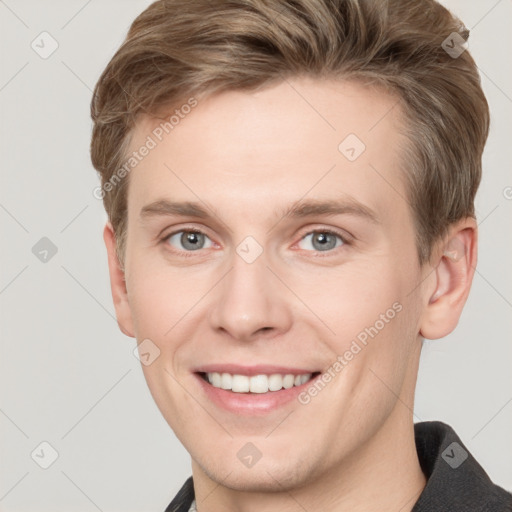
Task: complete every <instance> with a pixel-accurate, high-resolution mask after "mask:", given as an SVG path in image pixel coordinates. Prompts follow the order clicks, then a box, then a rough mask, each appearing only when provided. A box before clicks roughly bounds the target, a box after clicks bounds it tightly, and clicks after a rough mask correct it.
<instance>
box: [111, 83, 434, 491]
mask: <svg viewBox="0 0 512 512" xmlns="http://www.w3.org/2000/svg"><path fill="white" fill-rule="evenodd" d="M395 104H396V98H393V97H391V96H389V95H387V94H386V93H384V92H382V91H378V90H374V89H369V88H365V87H363V86H362V85H360V84H356V83H348V82H334V81H333V82H326V81H322V82H318V81H314V80H306V79H301V80H294V81H290V82H285V83H280V84H279V85H275V86H273V87H271V88H266V89H262V90H259V91H257V92H251V93H244V92H227V93H222V94H220V95H216V96H212V97H208V98H206V99H200V98H198V104H197V106H195V107H194V108H193V109H192V111H191V112H190V113H189V114H188V115H186V116H185V117H184V118H183V119H181V120H180V122H179V124H178V125H176V126H175V127H174V128H173V130H172V131H171V132H170V133H169V135H167V136H165V137H163V138H162V141H158V143H157V144H156V147H154V148H153V149H151V151H150V152H149V154H148V155H147V156H145V157H144V158H143V159H142V160H141V161H140V163H138V165H137V166H136V167H135V168H134V169H133V170H132V171H131V174H130V176H129V179H130V184H129V192H128V231H127V245H126V260H125V269H126V270H125V272H126V274H125V277H126V290H127V301H126V304H125V305H119V304H118V305H117V312H118V317H119V318H120V322H123V323H124V324H125V328H126V330H127V331H129V333H131V334H133V336H135V337H136V338H137V340H138V343H141V342H143V343H145V345H141V346H143V347H146V348H151V350H149V352H150V353H151V354H152V355H151V356H146V358H148V359H149V358H150V359H151V360H152V362H151V364H147V365H143V371H144V374H145V378H146V380H147V383H148V385H149V389H150V390H151V393H152V395H153V397H154V399H155V401H156V403H157V405H158V407H159V408H160V410H161V412H162V414H163V416H164V417H165V419H166V420H167V422H168V423H169V425H170V426H171V427H172V429H173V430H174V432H175V433H176V435H177V437H178V438H179V439H180V441H181V442H182V443H183V445H184V446H185V448H186V449H187V450H188V451H189V453H190V454H191V456H192V459H193V464H194V467H195V468H196V469H197V471H201V472H203V473H204V474H205V475H208V477H210V478H212V479H213V480H215V481H217V482H220V481H222V482H223V483H224V484H225V485H227V486H229V487H231V488H233V489H245V490H258V489H260V490H261V489H267V490H271V489H280V490H282V489H283V488H293V487H297V486H300V485H302V484H303V483H305V482H311V481H314V480H315V479H316V478H320V477H321V476H322V475H324V474H325V473H326V472H329V471H330V470H332V468H335V467H341V466H343V464H348V461H350V460H354V458H355V457H361V458H363V459H364V457H365V453H366V452H367V451H368V447H369V446H370V445H372V443H374V444H375V442H376V440H377V439H383V438H385V436H386V435H388V434H387V433H389V432H391V431H393V429H395V430H394V432H395V435H396V432H397V430H396V429H399V428H401V427H400V425H403V424H404V420H405V419H407V421H409V420H411V411H410V410H409V409H408V408H407V407H405V406H404V403H409V404H412V397H413V390H414V383H415V377H416V370H417V361H418V357H419V351H420V345H421V342H420V337H419V331H420V319H421V314H422V308H423V305H424V303H425V299H424V291H423V287H422V286H418V285H419V283H420V282H421V281H422V279H423V278H424V270H423V269H422V268H421V267H420V265H419V264H418V258H417V251H416V246H415V233H414V227H413V221H412V216H411V211H410V207H409V205H408V203H407V201H406V200H405V199H404V198H405V197H406V191H405V186H404V181H403V178H402V175H401V171H400V155H401V148H403V145H404V144H405V140H404V138H403V136H402V135H401V134H400V112H399V108H398V107H395V108H393V106H394V105H395ZM158 124H159V121H155V120H154V119H153V120H151V119H149V118H146V119H141V120H140V122H139V123H138V125H137V128H136V130H135V132H134V136H133V139H132V150H135V149H136V148H138V147H140V146H141V145H143V144H144V141H146V140H147V137H148V135H151V134H152V132H153V131H154V130H155V128H156V127H158ZM153 133H154V132H153ZM153 138H155V137H154V136H153ZM363 144H364V146H363ZM143 340H146V341H143ZM147 340H149V341H147ZM155 355H158V357H156V358H155V359H154V360H153V358H154V357H155ZM207 380H211V381H212V382H211V383H210V382H207ZM269 387H270V389H269ZM223 388H226V389H223ZM251 390H252V391H251ZM226 475H227V476H226Z"/></svg>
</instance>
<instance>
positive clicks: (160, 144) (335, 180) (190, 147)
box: [128, 79, 405, 211]
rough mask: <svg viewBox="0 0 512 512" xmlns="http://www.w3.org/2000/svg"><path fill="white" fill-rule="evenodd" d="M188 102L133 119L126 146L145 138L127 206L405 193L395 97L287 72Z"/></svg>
mask: <svg viewBox="0 0 512 512" xmlns="http://www.w3.org/2000/svg"><path fill="white" fill-rule="evenodd" d="M194 102H196V103H194ZM194 104H195V106H193V107H192V108H189V107H188V106H187V107H186V108H180V105H177V106H175V107H174V108H175V109H177V111H176V110H174V112H170V113H169V115H168V116H167V117H166V118H165V119H154V118H149V117H144V118H141V119H140V120H139V122H138V123H137V125H136V128H135V130H134V133H133V137H132V141H131V148H130V150H131V151H137V150H138V148H140V147H142V146H143V145H144V144H147V141H148V140H149V139H151V141H152V143H151V144H150V145H151V146H152V149H151V150H150V151H149V152H147V155H146V156H145V157H144V158H143V159H141V160H140V162H138V163H137V165H136V167H135V168H134V169H133V171H132V172H131V173H130V177H129V179H130V187H129V200H128V204H129V208H136V209H138V210H139V211H140V209H141V208H143V206H144V204H146V203H147V202H148V201H150V200H153V201H154V200H155V199H160V198H172V199H176V200H197V199H199V198H200V199H204V200H205V201H206V202H207V203H210V204H212V205H213V206H215V205H216V204H221V203H224V206H225V207H232V208H233V209H235V208H240V206H241V205H242V203H243V205H244V206H245V207H246V208H252V209H253V211H258V208H259V207H260V206H263V205H265V204H269V203H272V209H273V210H275V206H276V202H277V203H279V204H288V203H290V202H296V201H297V200H299V199H300V198H301V197H303V196H305V195H307V196H308V197H311V196H314V197H324V196H325V197H326V198H329V199H330V198H332V195H333V194H334V193H337V194H338V196H339V195H340V194H341V195H347V196H350V197H351V198H353V197H355V198H356V199H357V200H359V201H360V202H361V203H363V204H366V205H368V206H369V207H370V208H371V207H376V208H377V207H378V206H379V205H380V208H384V209H385V208H386V207H393V205H394V204H395V206H396V202H397V199H400V198H401V200H402V201H404V198H405V191H404V186H403V183H402V181H403V180H402V177H401V171H400V170H399V167H400V155H401V148H402V147H403V145H404V143H405V140H404V139H403V136H402V135H401V133H400V129H401V120H402V116H401V112H400V105H399V104H398V100H397V98H396V97H394V96H392V95H390V94H388V93H386V92H384V91H382V90H380V89H376V88H369V87H368V86H363V85H362V84H359V83H356V82H347V81H334V80H331V81H318V80H311V79H295V80H287V81H284V82H282V83H279V84H278V85H274V86H272V87H268V88H266V89H262V90H259V91H256V92H243V91H229V92H224V93H221V94H218V95H215V96H210V97H206V98H195V100H194V101H192V102H189V105H194ZM171 116H174V117H173V118H172V119H171Z"/></svg>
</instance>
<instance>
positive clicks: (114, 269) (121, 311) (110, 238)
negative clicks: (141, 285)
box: [103, 222, 135, 338]
mask: <svg viewBox="0 0 512 512" xmlns="http://www.w3.org/2000/svg"><path fill="white" fill-rule="evenodd" d="M103 240H104V241H105V246H106V248H107V254H108V269H109V273H110V288H111V289H112V300H113V302H114V307H115V310H116V317H117V325H119V329H121V331H122V332H123V333H124V334H126V336H130V337H132V338H134V337H135V336H134V334H133V322H132V314H131V309H130V304H129V302H128V294H127V291H126V281H125V277H124V271H123V270H122V269H121V265H120V263H119V259H118V257H117V252H116V236H115V233H114V228H113V227H112V224H111V223H110V222H107V224H106V225H105V228H104V229H103Z"/></svg>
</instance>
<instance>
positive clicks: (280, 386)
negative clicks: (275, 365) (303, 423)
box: [196, 371, 320, 395]
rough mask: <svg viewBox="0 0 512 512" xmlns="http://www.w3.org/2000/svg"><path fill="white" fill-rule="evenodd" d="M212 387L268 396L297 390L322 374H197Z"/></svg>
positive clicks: (238, 392) (232, 391)
mask: <svg viewBox="0 0 512 512" xmlns="http://www.w3.org/2000/svg"><path fill="white" fill-rule="evenodd" d="M196 373H197V375H198V376H199V377H201V378H202V379H203V380H204V381H205V382H207V383H208V384H210V385H211V386H212V387H214V388H217V389H222V390H224V391H229V392H231V393H237V394H246V395H247V394H260V395H261V394H268V393H276V392H279V391H282V390H287V389H291V388H297V387H300V386H303V385H304V384H307V383H308V382H310V381H311V380H313V379H314V378H315V377H317V376H318V375H320V372H319V371H318V372H313V373H300V374H298V373H269V374H266V373H260V374H256V375H243V374H237V373H227V372H196Z"/></svg>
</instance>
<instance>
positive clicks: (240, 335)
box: [210, 253, 292, 341]
mask: <svg viewBox="0 0 512 512" xmlns="http://www.w3.org/2000/svg"><path fill="white" fill-rule="evenodd" d="M215 289H216V292H215V295H214V297H213V304H214V305H213V308H212V310H211V314H210V322H211V326H212V328H213V329H214V330H216V331H222V332H224V333H228V334H229V335H230V336H231V337H232V338H234V339H236V340H239V341H253V340H255V339H257V338H260V337H266V338H271V337H275V336H277V335H279V334H283V333H285V332H286V331H287V330H289V329H290V327H291V325H292V308H291V306H290V303H289V301H290V297H289V292H288V290H287V289H286V288H285V287H284V286H283V284H282V283H281V282H280V281H279V279H278V278H277V277H276V275H275V270H274V269H273V270H272V271H271V270H270V269H269V268H268V267H267V260H266V257H265V253H263V254H262V255H261V256H260V257H259V258H258V259H257V260H256V261H254V262H252V263H248V262H246V261H245V260H244V259H243V258H241V257H240V256H239V255H238V254H234V255H233V261H232V267H231V270H230V271H229V272H228V273H227V274H226V275H225V277H224V278H223V279H222V281H221V282H220V283H219V285H218V286H216V287H215ZM287 292H288V293H287Z"/></svg>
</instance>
